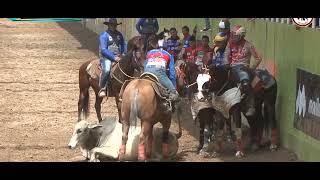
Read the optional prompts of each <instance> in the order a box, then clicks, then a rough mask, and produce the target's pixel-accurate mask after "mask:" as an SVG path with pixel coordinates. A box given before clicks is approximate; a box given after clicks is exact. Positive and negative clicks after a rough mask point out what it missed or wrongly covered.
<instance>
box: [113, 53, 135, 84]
mask: <svg viewBox="0 0 320 180" xmlns="http://www.w3.org/2000/svg"><path fill="white" fill-rule="evenodd" d="M136 53H137V52H136V51H135V50H133V53H132V54H133V58H134V62H135V64H136V65H137V67H139V64H140V63H138V60H137V59H138V58H137V55H136ZM115 66H118V68H119V70H120V72H121V73H122V74H123V75H125V76H126V77H128V78H129V79H137V78H138V77H133V76H130V75H128V74H127V73H125V72H124V71H123V70H122V68H121V66H120V61H119V62H117V64H116V65H115ZM137 67H135V68H134V69H137ZM137 70H139V71H140V69H137ZM112 77H113V78H114V79H115V80H117V81H118V82H119V83H120V84H123V83H124V82H123V81H121V80H120V79H119V78H117V77H116V76H115V75H114V73H112Z"/></svg>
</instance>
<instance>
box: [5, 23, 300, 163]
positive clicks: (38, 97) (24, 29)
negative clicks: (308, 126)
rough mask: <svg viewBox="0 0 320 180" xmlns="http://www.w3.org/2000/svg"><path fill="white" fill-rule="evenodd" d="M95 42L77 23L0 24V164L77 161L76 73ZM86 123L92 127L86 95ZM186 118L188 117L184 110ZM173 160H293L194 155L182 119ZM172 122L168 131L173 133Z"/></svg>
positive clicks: (194, 131)
mask: <svg viewBox="0 0 320 180" xmlns="http://www.w3.org/2000/svg"><path fill="white" fill-rule="evenodd" d="M97 50H98V38H97V35H96V34H94V33H91V32H89V31H88V30H85V29H83V28H82V27H81V25H79V24H77V23H31V22H11V21H8V20H6V19H0V77H1V79H0V123H1V126H0V137H1V141H0V150H1V151H0V161H10V162H15V161H58V162H59V161H66V162H70V161H81V160H83V158H82V157H81V156H80V155H81V153H80V150H79V149H76V150H70V149H68V148H67V144H68V142H69V139H70V137H71V134H72V131H73V127H74V124H75V122H76V121H77V102H78V93H79V90H78V69H79V67H80V65H81V64H82V63H83V62H85V61H87V60H89V59H92V58H96V57H97ZM90 96H91V98H90V103H91V108H90V110H91V114H90V117H89V121H90V122H97V119H96V115H95V110H94V107H93V106H92V105H93V104H94V93H93V91H92V90H91V91H90ZM102 106H103V109H102V112H103V116H106V115H108V116H115V115H117V110H116V108H115V103H114V99H112V98H111V99H109V100H108V101H107V102H105V101H104V102H103V104H102ZM185 115H186V117H188V116H189V115H190V111H189V108H187V105H186V113H185ZM182 123H183V136H182V137H181V139H179V144H180V148H179V153H178V156H177V161H197V162H202V161H206V162H223V161H231V162H232V161H297V157H296V156H295V155H294V153H292V152H290V151H288V150H286V149H284V148H280V149H279V150H278V151H277V152H269V151H268V149H267V148H265V149H262V150H259V151H258V152H254V153H252V152H250V151H248V152H247V156H246V157H245V158H244V159H241V160H238V159H236V158H235V157H234V150H233V145H230V144H226V148H225V149H226V150H225V152H224V153H223V154H222V155H221V157H219V158H208V159H207V158H202V157H200V156H199V155H197V154H196V152H195V150H196V147H197V145H198V140H197V139H198V134H199V132H198V131H199V130H198V127H197V126H195V125H194V124H193V122H192V120H191V119H190V118H185V119H184V120H183V122H182ZM176 130H177V126H176V124H175V123H173V125H172V131H176Z"/></svg>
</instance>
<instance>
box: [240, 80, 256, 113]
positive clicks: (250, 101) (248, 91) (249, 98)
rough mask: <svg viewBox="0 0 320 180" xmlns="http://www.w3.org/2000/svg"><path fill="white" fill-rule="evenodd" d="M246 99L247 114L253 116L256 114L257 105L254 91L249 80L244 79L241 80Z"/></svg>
mask: <svg viewBox="0 0 320 180" xmlns="http://www.w3.org/2000/svg"><path fill="white" fill-rule="evenodd" d="M241 85H242V89H243V94H244V99H245V102H246V110H247V111H246V114H245V115H246V116H253V115H254V114H255V107H254V95H253V92H252V88H251V87H250V84H249V82H248V81H246V80H244V81H242V82H241Z"/></svg>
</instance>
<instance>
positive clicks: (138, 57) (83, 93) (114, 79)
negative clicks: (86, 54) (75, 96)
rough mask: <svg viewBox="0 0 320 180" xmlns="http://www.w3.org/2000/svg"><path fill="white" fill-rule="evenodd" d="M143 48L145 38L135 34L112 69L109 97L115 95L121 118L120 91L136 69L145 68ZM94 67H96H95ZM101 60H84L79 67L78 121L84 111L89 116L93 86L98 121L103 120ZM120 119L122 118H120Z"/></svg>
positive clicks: (139, 70)
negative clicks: (90, 92) (125, 51)
mask: <svg viewBox="0 0 320 180" xmlns="http://www.w3.org/2000/svg"><path fill="white" fill-rule="evenodd" d="M142 48H143V39H142V37H141V36H135V37H133V38H132V39H130V40H129V42H128V50H127V51H128V52H127V54H126V55H125V56H123V57H122V58H121V60H120V61H119V62H118V63H113V65H112V70H111V73H110V74H111V75H110V76H111V78H110V79H109V81H110V83H109V86H108V90H107V97H106V98H107V99H108V97H115V101H116V105H117V108H118V114H119V118H121V116H120V114H121V112H120V111H121V110H120V105H119V99H118V97H119V91H120V88H121V86H122V84H123V82H124V81H125V80H127V79H132V78H134V77H132V76H133V75H134V71H135V70H136V71H138V72H141V71H142V69H143V61H144V59H145V58H144V52H143V50H142ZM93 67H96V68H95V69H94V68H93ZM90 68H91V69H92V72H91V73H90V74H89V72H88V70H90ZM100 69H101V68H100V64H99V60H89V61H86V62H84V63H83V64H82V65H81V66H80V69H79V89H80V94H79V101H78V122H79V121H81V115H82V113H83V114H84V116H85V119H86V118H87V117H88V116H89V88H90V87H92V88H93V90H94V92H95V95H96V101H95V110H96V114H97V118H98V121H99V122H101V121H102V117H101V102H102V100H103V98H101V97H99V96H98V92H99V91H100V87H99V76H100V73H98V72H99V71H101V70H100ZM119 121H120V119H119Z"/></svg>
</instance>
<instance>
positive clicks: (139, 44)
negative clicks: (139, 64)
mask: <svg viewBox="0 0 320 180" xmlns="http://www.w3.org/2000/svg"><path fill="white" fill-rule="evenodd" d="M143 48H144V43H143V38H142V36H135V37H133V38H131V39H130V40H129V41H128V45H127V51H128V52H129V51H130V50H132V49H134V50H140V49H141V50H142V49H143Z"/></svg>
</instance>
